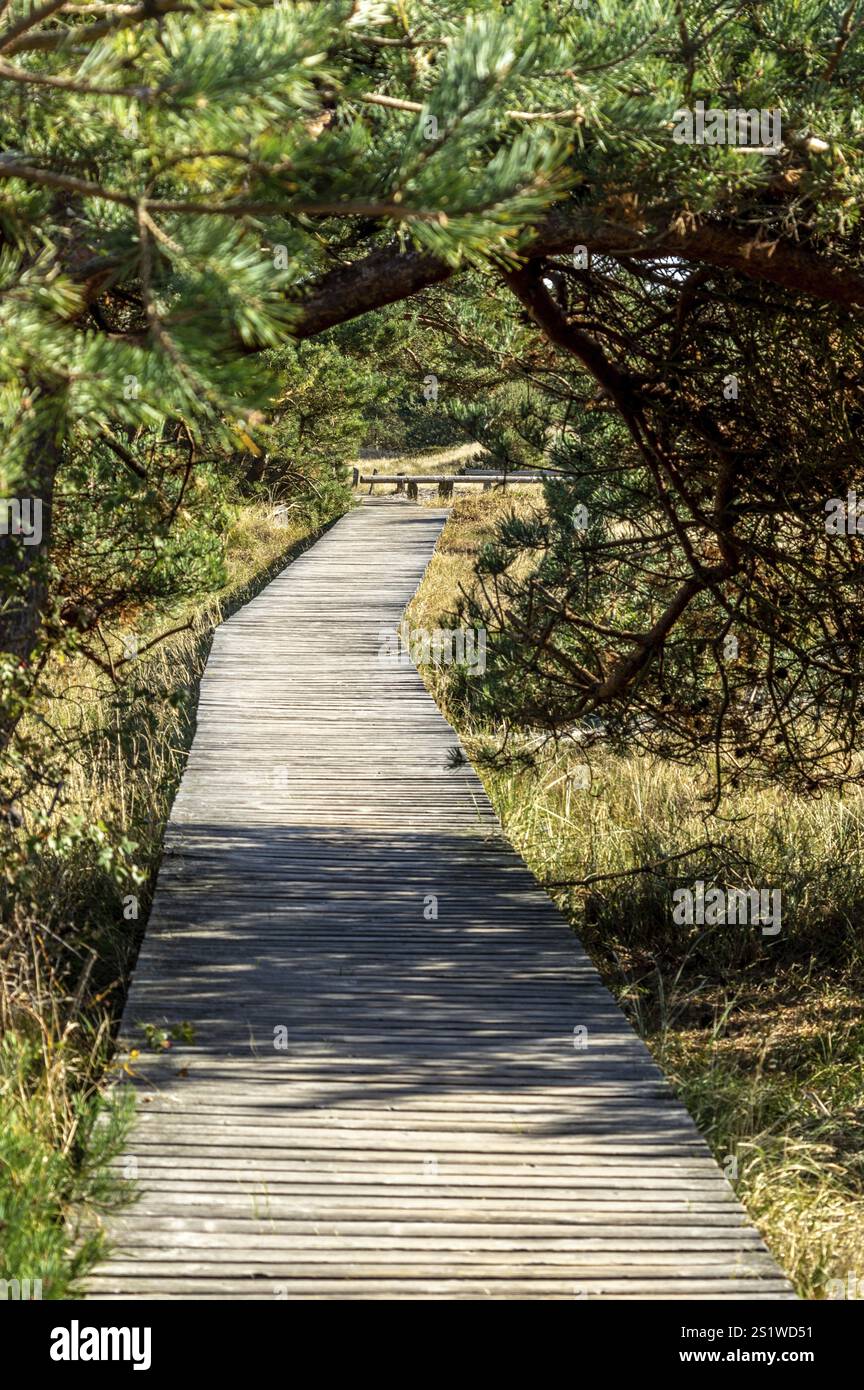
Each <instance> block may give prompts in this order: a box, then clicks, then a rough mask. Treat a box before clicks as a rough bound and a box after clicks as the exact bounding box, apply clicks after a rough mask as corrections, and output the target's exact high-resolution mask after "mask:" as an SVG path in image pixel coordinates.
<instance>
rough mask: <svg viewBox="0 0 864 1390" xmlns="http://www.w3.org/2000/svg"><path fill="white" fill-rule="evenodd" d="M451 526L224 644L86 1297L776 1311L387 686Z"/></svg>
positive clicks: (219, 637) (414, 717) (472, 797)
mask: <svg viewBox="0 0 864 1390" xmlns="http://www.w3.org/2000/svg"><path fill="white" fill-rule="evenodd" d="M444 516H445V514H444V513H443V512H440V511H432V510H429V509H425V508H422V507H418V506H413V505H410V504H408V503H405V502H401V501H391V500H387V501H380V502H377V501H371V502H368V503H366V504H364V505H363V506H362V507H361V508H359V509H357V510H355V511H353V512H352V513H350V514H349V515H348V516H346V517H345V518H344V519H343V520H341V521H340V522H339V523H338V524H337V525H336V526H334V527H333V528H332V529H331V530H330V531H329V532H328V533H327V534H326V535H325V536H324V537H323V539H322V540H320V541H319V542H318V543H317V545H315V546H314V547H313V548H312V549H311V550H309V551H308V552H307V553H306V554H304V555H303V556H302V557H301V558H300V559H298V560H296V561H295V562H294V563H293V564H292V565H291V566H290V567H289V568H287V569H286V570H285V571H284V572H283V573H282V574H281V575H279V577H278V578H277V579H276V580H275V581H274V582H273V583H272V584H270V585H269V587H268V588H267V589H265V590H264V592H263V593H262V594H261V595H260V596H259V597H258V598H256V599H255V600H254V601H253V602H252V603H250V604H248V605H247V606H246V607H245V608H243V609H242V610H241V611H239V612H238V613H236V614H235V615H234V616H233V617H232V618H230V619H229V620H228V621H227V622H226V623H225V624H224V625H223V626H222V627H221V628H220V629H219V630H218V632H217V633H216V636H215V640H214V644H213V651H212V655H211V657H210V660H209V663H208V666H207V670H206V674H205V676H204V680H203V683H202V688H201V700H200V707H199V717H198V729H197V733H196V736H195V740H194V743H193V746H192V751H191V754H190V758H189V764H188V769H187V772H186V774H185V777H184V779H183V783H182V787H181V789H180V792H179V794H178V796H177V800H176V802H175V805H174V810H173V814H172V817H171V822H170V825H169V829H168V833H167V839H166V851H165V858H164V861H163V865H162V869H161V872H160V875H159V883H158V888H157V893H156V898H155V902H154V906H153V911H152V915H151V920H150V923H149V926H148V929H147V933H146V938H145V941H144V945H143V948H142V951H141V955H140V959H139V962H138V966H137V969H136V971H135V975H134V979H133V983H132V988H131V992H130V996H129V1000H128V1004H127V1008H126V1012H125V1016H124V1027H123V1034H124V1041H125V1045H126V1046H128V1047H139V1048H141V1049H142V1052H141V1056H140V1057H139V1058H138V1059H137V1060H136V1061H134V1062H133V1063H132V1066H133V1068H134V1070H135V1072H136V1079H135V1081H134V1082H132V1083H129V1084H134V1085H135V1087H136V1089H137V1092H138V1118H137V1121H136V1125H135V1128H134V1131H133V1134H132V1136H131V1139H130V1143H129V1152H128V1154H127V1155H126V1157H125V1159H124V1160H123V1164H124V1167H125V1168H126V1170H127V1172H128V1171H132V1172H136V1171H137V1175H138V1181H139V1185H140V1189H141V1199H140V1201H139V1202H138V1203H137V1204H136V1205H135V1206H133V1207H131V1208H129V1209H128V1210H127V1211H126V1212H125V1213H124V1214H123V1216H122V1217H121V1218H119V1219H116V1220H115V1221H114V1222H113V1225H112V1235H113V1241H114V1249H113V1253H111V1255H110V1256H109V1258H108V1259H107V1261H106V1262H105V1263H104V1264H103V1265H101V1266H100V1267H99V1268H98V1269H97V1271H96V1272H95V1273H94V1275H93V1276H92V1277H91V1278H90V1280H89V1285H88V1291H89V1295H90V1296H91V1297H96V1298H160V1297H161V1298H168V1297H181V1298H202V1297H203V1298H207V1297H210V1298H224V1299H235V1298H273V1297H276V1298H376V1299H377V1298H394V1297H395V1298H451V1297H453V1298H466V1297H467V1298H520V1299H521V1298H567V1299H570V1298H578V1297H586V1298H592V1297H613V1298H621V1297H625V1298H626V1297H636V1298H653V1297H670V1296H672V1297H681V1298H741V1297H758V1298H766V1299H768V1298H783V1297H790V1296H791V1295H790V1291H789V1286H788V1284H787V1283H786V1281H785V1280H784V1279H783V1278H782V1277H781V1276H780V1274H779V1273H778V1270H777V1268H776V1266H775V1265H774V1264H773V1262H772V1260H771V1259H770V1257H769V1256H768V1254H767V1252H766V1250H765V1248H764V1246H763V1244H762V1242H761V1240H760V1238H759V1236H758V1235H757V1233H756V1232H755V1231H754V1230H753V1229H752V1227H751V1226H749V1225H748V1223H747V1221H746V1219H745V1217H744V1214H743V1212H742V1210H741V1208H740V1206H739V1205H738V1203H737V1201H736V1200H735V1197H734V1196H733V1193H732V1191H731V1189H730V1187H729V1186H728V1184H727V1182H726V1180H725V1178H724V1177H723V1175H722V1173H721V1172H720V1170H719V1168H718V1167H717V1165H716V1164H715V1162H714V1161H713V1159H712V1158H711V1156H710V1154H709V1152H708V1150H707V1148H706V1145H705V1143H704V1141H703V1140H702V1139H701V1137H700V1136H699V1134H698V1133H697V1131H696V1129H695V1127H694V1125H693V1123H692V1121H691V1120H690V1118H689V1117H688V1115H687V1114H686V1112H685V1111H684V1110H683V1108H682V1107H681V1106H680V1105H679V1104H678V1103H677V1102H676V1101H675V1100H674V1098H673V1096H672V1095H671V1093H670V1091H669V1089H668V1087H667V1086H666V1084H665V1083H664V1080H663V1078H662V1075H661V1073H660V1072H659V1071H658V1069H657V1068H656V1067H655V1066H654V1064H653V1063H652V1061H651V1059H650V1057H649V1055H648V1052H647V1050H646V1049H645V1047H644V1046H643V1044H642V1043H641V1042H640V1041H639V1039H638V1038H637V1037H636V1035H635V1033H634V1032H633V1031H632V1029H631V1028H630V1026H629V1025H628V1023H627V1022H626V1020H625V1018H624V1016H623V1015H622V1013H621V1012H620V1010H619V1009H618V1007H617V1005H616V1004H615V1002H614V1000H613V999H612V997H611V996H610V995H609V994H608V993H607V991H606V989H605V988H604V987H603V985H602V984H601V982H600V979H599V977H598V975H597V972H596V971H595V969H594V967H593V966H592V965H591V963H590V961H589V960H588V958H587V956H586V955H585V953H584V952H583V950H582V949H581V947H580V946H579V944H578V942H577V941H576V940H575V939H574V937H573V935H572V933H571V932H570V930H569V928H568V927H567V925H566V924H565V923H564V921H563V919H562V918H561V916H560V914H559V913H558V911H557V910H556V908H555V907H554V905H553V904H552V902H551V901H550V900H549V898H548V897H547V896H546V894H545V893H544V892H543V891H542V890H541V889H540V888H539V887H538V886H537V884H536V883H535V881H534V879H533V878H532V877H531V875H530V874H529V872H528V870H527V869H526V867H525V866H524V864H523V862H522V860H521V859H519V858H518V856H517V855H515V854H514V853H513V851H512V850H511V849H510V848H509V846H508V845H507V844H506V843H505V842H504V841H503V838H502V836H501V833H500V829H499V826H498V823H497V821H496V819H495V817H494V814H493V812H492V810H491V807H490V805H489V803H488V801H487V799H486V797H485V794H484V792H483V789H482V787H481V785H480V783H479V781H478V779H477V777H476V776H475V775H474V773H473V772H472V771H471V769H470V768H464V767H463V768H459V769H458V770H456V771H454V770H452V760H451V758H450V756H449V755H450V752H451V750H452V749H453V748H454V746H455V745H456V744H457V742H458V740H457V738H456V735H455V733H454V732H453V730H452V729H451V728H450V727H449V725H448V724H446V723H445V721H444V720H443V719H442V717H441V715H440V714H439V713H438V711H437V709H436V707H435V705H434V703H433V702H432V700H431V698H430V697H429V695H428V694H427V692H426V690H425V688H424V686H423V684H422V681H421V680H420V677H419V676H418V674H417V672H416V671H415V670H414V669H413V667H410V666H404V665H402V666H395V665H393V666H386V665H382V664H381V662H380V660H379V649H380V645H381V629H385V628H386V629H390V630H392V629H395V627H396V626H397V625H398V623H399V620H400V616H401V614H402V610H403V609H404V607H405V604H406V603H407V601H408V599H409V598H410V597H411V594H412V593H413V592H414V590H415V588H416V586H417V584H418V582H419V581H420V578H421V576H422V574H423V571H424V568H425V566H426V564H427V561H428V559H429V557H430V555H431V552H432V549H433V546H434V543H435V540H436V538H437V535H438V533H439V531H440V528H441V525H442V522H443V520H444ZM431 895H434V896H435V898H436V899H437V914H438V915H437V920H436V919H434V918H433V919H431V920H427V918H430V917H431V914H432V904H431ZM424 909H425V915H424ZM146 1023H151V1024H154V1025H156V1027H157V1028H164V1029H170V1028H171V1027H172V1026H176V1025H179V1024H187V1025H191V1027H192V1028H193V1029H194V1037H193V1038H191V1039H189V1040H187V1041H182V1040H181V1041H175V1042H174V1044H173V1046H172V1047H171V1048H170V1050H166V1051H163V1052H161V1053H154V1052H152V1051H150V1052H148V1051H145V1050H144V1049H146V1043H145V1042H144V1038H143V1033H142V1029H141V1025H142V1024H146ZM586 1028H587V1047H584V1048H583V1047H581V1046H580V1045H579V1044H580V1043H581V1041H582V1040H583V1035H582V1034H580V1033H576V1034H575V1035H574V1029H577V1030H578V1029H586ZM280 1030H281V1031H280ZM574 1044H576V1045H574Z"/></svg>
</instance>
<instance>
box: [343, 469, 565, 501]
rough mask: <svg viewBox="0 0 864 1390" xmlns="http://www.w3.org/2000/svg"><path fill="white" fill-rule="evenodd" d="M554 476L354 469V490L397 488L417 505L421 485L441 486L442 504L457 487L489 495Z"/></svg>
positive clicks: (522, 473) (439, 487)
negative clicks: (491, 491)
mask: <svg viewBox="0 0 864 1390" xmlns="http://www.w3.org/2000/svg"><path fill="white" fill-rule="evenodd" d="M551 476H553V475H552V474H549V473H528V472H525V471H523V470H520V469H514V470H513V472H512V473H481V472H479V471H478V472H476V473H375V472H372V473H364V472H363V470H362V469H361V468H355V469H354V486H355V487H362V486H363V485H364V484H365V483H368V484H369V491H370V493H371V491H372V489H373V487H374V486H375V484H376V483H390V484H395V487H396V491H397V492H405V493H407V495H408V497H409V498H411V499H412V500H414V501H416V499H417V488H418V484H420V483H437V485H438V496H439V498H440V499H441V501H442V502H443V501H445V500H446V499H447V498H448V497H452V496H453V485H454V483H459V484H460V485H461V484H462V483H471V484H474V485H475V486H477V487H482V488H483V491H484V492H488V491H489V489H490V488H493V487H503V486H506V484H507V483H542V482H544V481H545V479H546V478H548V477H551Z"/></svg>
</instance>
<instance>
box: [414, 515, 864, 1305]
mask: <svg viewBox="0 0 864 1390" xmlns="http://www.w3.org/2000/svg"><path fill="white" fill-rule="evenodd" d="M511 505H512V503H511V501H508V500H507V499H505V498H500V497H499V498H493V497H492V496H491V495H489V494H487V495H486V496H485V497H483V498H476V499H475V498H470V499H466V500H465V501H460V502H458V503H457V505H456V507H455V508H454V512H453V515H452V518H451V520H450V522H449V523H448V526H447V528H446V529H445V532H444V535H443V537H442V541H441V543H440V544H439V549H438V552H437V554H436V556H435V558H434V560H433V563H432V564H431V565H430V568H429V570H428V572H427V576H426V579H425V580H424V584H423V585H422V586H421V589H420V591H419V593H418V594H417V596H416V598H415V599H414V601H413V603H412V605H411V608H410V610H409V620H410V622H411V623H412V624H413V625H414V626H417V627H421V626H422V627H429V628H434V627H436V626H439V625H440V624H441V623H442V621H443V620H444V619H445V617H446V614H447V613H448V612H452V611H453V609H454V607H455V603H456V596H457V592H458V589H459V586H460V585H462V586H465V587H470V585H471V583H472V572H473V562H474V557H475V556H476V554H477V551H478V549H479V547H480V545H481V544H482V543H483V541H484V539H485V538H486V537H487V536H488V533H489V528H490V525H491V523H492V521H493V520H494V518H495V517H496V516H497V515H500V514H501V513H502V512H504V511H506V510H508V509H509V508H510V506H511ZM516 505H517V506H523V505H536V499H534V500H533V502H527V503H526V502H525V501H524V500H523V501H520V500H519V499H518V498H517V499H516ZM424 675H425V677H426V679H427V683H428V684H429V687H430V689H431V691H432V693H433V694H434V695H435V697H436V699H437V700H438V702H439V703H440V704H441V705H442V706H443V707H444V709H445V711H446V713H447V715H448V717H449V718H450V719H451V721H452V722H453V723H454V725H455V726H456V727H457V728H458V729H459V732H460V735H461V736H462V737H463V740H464V742H465V744H466V748H467V750H468V752H469V755H470V756H471V757H472V759H473V760H474V762H475V765H476V766H477V769H478V771H479V773H480V775H481V777H482V778H483V780H484V783H485V785H486V788H487V791H488V793H489V796H490V798H491V800H492V803H493V805H494V806H495V809H496V811H497V813H498V815H499V817H500V819H501V821H502V823H503V826H504V829H505V831H506V833H507V834H508V836H509V838H510V839H511V841H512V842H513V844H514V845H515V846H516V847H517V848H518V849H519V850H520V851H521V853H522V854H523V855H524V857H525V859H526V861H527V862H528V864H529V865H530V867H531V869H532V870H533V872H534V873H535V875H536V876H537V878H538V880H539V881H540V882H541V883H543V884H545V885H552V884H556V883H561V882H562V881H564V882H566V883H568V884H571V885H572V886H569V887H560V888H554V887H549V891H550V893H551V894H552V896H553V897H554V898H555V900H556V901H557V902H558V903H559V904H560V906H561V908H562V910H563V911H564V913H565V914H566V915H567V917H568V918H569V920H570V921H571V922H572V924H573V925H574V927H575V928H576V930H577V931H578V933H579V935H580V937H581V939H582V941H583V942H584V944H585V946H586V948H587V949H588V950H589V952H590V953H591V955H592V958H593V959H594V961H595V963H596V964H597V966H598V968H599V970H600V972H601V974H602V976H603V978H604V980H605V981H606V983H607V985H608V986H609V987H610V989H611V990H612V991H613V993H614V994H615V995H616V997H617V998H618V1000H619V1001H620V1003H621V1005H622V1007H623V1008H624V1010H625V1012H626V1013H627V1015H628V1017H629V1018H630V1019H631V1021H632V1023H633V1025H634V1027H636V1028H637V1029H638V1031H639V1032H640V1033H641V1034H642V1036H643V1037H644V1038H645V1040H646V1042H647V1044H648V1046H649V1047H650V1049H651V1051H652V1052H653V1054H654V1055H655V1057H656V1058H657V1060H658V1062H659V1063H660V1065H661V1066H662V1067H663V1068H664V1070H665V1071H666V1073H667V1075H668V1076H669V1078H670V1080H671V1082H672V1084H673V1085H674V1087H675V1088H676V1090H677V1092H678V1093H679V1095H680V1096H681V1097H682V1099H683V1100H684V1102H685V1104H686V1105H687V1106H688V1108H689V1110H690V1112H691V1114H692V1115H693V1116H694V1119H695V1120H696V1123H697V1124H698V1126H699V1128H700V1129H701V1130H702V1132H703V1134H705V1136H706V1138H707V1140H708V1142H709V1143H710V1144H711V1146H712V1149H713V1151H714V1153H715V1155H716V1156H717V1158H718V1161H719V1162H720V1164H721V1166H722V1167H723V1168H724V1169H725V1171H726V1172H727V1174H728V1175H729V1177H730V1179H731V1180H732V1181H733V1184H734V1185H735V1187H736V1189H737V1191H738V1193H739V1195H740V1197H741V1199H742V1201H743V1203H744V1204H745V1206H746V1208H747V1210H748V1211H749V1213H750V1215H751V1217H752V1219H753V1221H754V1222H755V1224H756V1225H757V1226H758V1227H759V1229H760V1230H761V1231H762V1232H763V1234H764V1236H765V1239H766V1241H767V1243H768V1245H769V1247H770V1248H771V1250H772V1251H773V1253H774V1255H775V1257H776V1258H777V1260H778V1261H779V1263H780V1264H781V1266H782V1267H783V1268H784V1269H785V1270H786V1271H787V1272H788V1273H789V1275H790V1277H791V1278H792V1279H793V1281H794V1283H795V1287H796V1289H797V1291H798V1293H799V1294H800V1295H802V1296H804V1297H824V1296H825V1295H826V1292H827V1291H828V1284H829V1281H830V1280H845V1278H846V1276H847V1275H849V1274H851V1275H853V1277H855V1278H857V1277H858V1276H860V1275H861V1273H862V1272H864V1020H862V1017H861V1009H860V1000H861V997H862V990H864V797H862V795H861V794H860V793H858V792H854V793H849V794H847V795H845V796H839V795H831V796H825V797H823V798H822V799H821V800H819V801H812V800H811V801H806V800H803V799H802V798H800V797H795V796H792V795H790V794H788V793H785V792H783V791H781V790H779V789H773V790H772V789H766V788H764V787H763V788H755V787H750V788H747V787H743V788H740V789H739V790H737V791H736V792H734V793H732V794H731V796H730V797H727V799H726V801H725V802H724V803H723V805H721V807H720V808H719V812H718V814H717V815H716V816H711V815H709V814H708V813H707V810H706V802H705V800H704V799H703V791H704V787H705V785H706V779H704V778H702V777H701V776H700V770H699V769H683V768H679V767H675V766H671V765H669V764H664V763H661V762H659V761H656V760H651V759H649V758H646V757H641V756H640V757H637V756H633V757H630V758H614V757H611V756H608V755H607V756H598V755H597V754H596V753H592V754H591V755H590V764H591V767H592V779H591V785H590V787H588V788H581V787H580V785H579V783H580V779H579V778H578V776H577V768H578V766H579V765H580V764H584V763H585V762H586V761H588V759H586V755H585V754H584V753H583V752H582V751H581V750H580V748H579V746H578V744H576V743H570V744H568V745H566V746H563V747H559V749H558V750H557V751H555V752H553V753H551V754H549V755H548V756H546V757H544V759H543V760H542V761H541V762H540V763H538V765H537V766H536V767H534V768H524V767H517V768H514V767H512V766H511V767H509V768H506V769H505V768H500V767H498V768H496V767H495V766H494V764H490V763H489V761H488V755H489V753H490V751H491V750H492V749H494V748H495V747H496V746H497V745H498V743H499V740H500V737H501V733H502V731H501V730H498V729H494V728H488V727H485V728H481V727H478V726H476V725H475V724H473V723H472V722H471V720H470V718H469V717H468V716H467V715H466V713H465V710H464V708H462V707H460V706H459V705H458V704H456V703H455V700H454V701H453V702H452V703H451V702H449V696H450V693H451V691H455V690H456V689H458V687H457V686H451V684H450V672H449V671H448V668H435V669H427V670H426V671H425V672H424ZM706 846H708V847H707V848H706ZM687 849H692V850H693V853H692V854H690V855H689V856H687V857H685V858H683V859H680V860H674V861H670V859H669V856H671V855H675V854H679V853H680V852H681V851H682V850H687ZM645 867H647V868H648V872H638V873H633V872H632V871H633V870H634V869H642V868H645ZM596 875H602V876H603V877H599V878H597V877H594V876H596ZM589 876H590V877H591V878H592V881H591V882H590V883H581V882H579V881H580V880H585V879H587V878H589ZM697 878H702V879H703V880H705V881H706V882H713V883H716V884H717V885H719V886H724V887H736V886H745V885H748V884H753V885H759V886H766V887H767V886H771V887H776V888H779V889H780V890H781V893H782V903H783V925H782V930H781V932H780V933H779V935H777V936H776V937H765V936H762V935H761V933H760V932H759V929H758V927H755V928H754V927H751V926H715V927H699V926H695V925H694V926H692V927H686V926H684V927H682V926H678V925H676V924H675V923H674V922H673V920H672V913H671V908H672V892H673V889H674V888H675V887H679V886H681V887H684V886H688V885H691V884H692V883H693V882H694V881H695V880H696V879H697ZM574 880H575V881H576V882H575V883H574V882H573V881H574Z"/></svg>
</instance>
